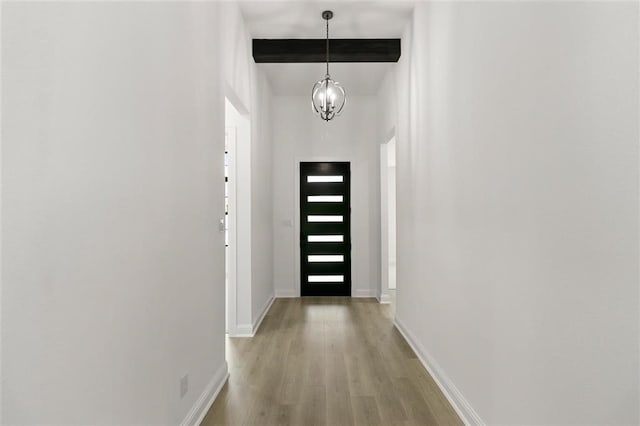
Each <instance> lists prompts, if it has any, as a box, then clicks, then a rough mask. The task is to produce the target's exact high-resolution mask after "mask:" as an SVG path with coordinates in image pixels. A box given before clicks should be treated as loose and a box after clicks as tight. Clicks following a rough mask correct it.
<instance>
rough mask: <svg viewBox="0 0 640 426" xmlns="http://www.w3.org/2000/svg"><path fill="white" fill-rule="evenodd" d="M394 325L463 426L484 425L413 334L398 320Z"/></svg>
mask: <svg viewBox="0 0 640 426" xmlns="http://www.w3.org/2000/svg"><path fill="white" fill-rule="evenodd" d="M394 324H395V326H396V328H397V329H398V331H399V332H400V334H402V335H403V336H404V338H405V340H406V341H407V343H408V344H409V346H411V349H413V351H414V352H415V353H416V355H417V356H418V359H419V360H420V362H422V365H424V368H426V369H427V371H428V372H429V374H430V375H431V377H433V380H434V381H435V382H436V384H437V385H438V387H439V388H440V390H441V391H442V393H443V394H444V396H445V397H446V398H447V400H449V403H450V404H451V406H452V407H453V409H454V410H456V413H458V416H460V419H461V420H462V421H463V422H464V424H465V425H484V424H485V423H484V422H483V421H482V419H481V418H480V416H479V415H478V413H477V412H476V411H475V410H474V409H473V407H472V406H471V404H470V403H469V401H467V399H466V398H465V397H464V396H463V395H462V393H461V392H460V391H459V390H458V388H457V387H456V386H455V385H454V384H453V382H452V381H451V379H450V378H449V376H447V374H446V373H445V372H444V370H443V369H442V368H441V367H440V366H439V365H438V363H437V362H436V360H435V359H433V358H432V357H431V356H430V355H429V354H428V352H427V351H426V350H425V349H424V347H423V346H422V345H421V344H420V343H418V342H417V340H416V339H415V338H414V337H413V334H411V333H410V332H409V330H407V328H406V327H405V326H404V325H403V324H402V322H401V321H400V320H399V319H398V318H396V319H395V321H394Z"/></svg>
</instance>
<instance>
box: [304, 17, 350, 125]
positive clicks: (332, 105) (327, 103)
mask: <svg viewBox="0 0 640 426" xmlns="http://www.w3.org/2000/svg"><path fill="white" fill-rule="evenodd" d="M331 18H333V12H332V11H330V10H325V11H324V12H322V19H324V20H325V21H327V74H326V75H325V76H324V78H323V79H322V80H319V81H318V82H316V84H314V85H313V89H312V90H311V106H312V107H313V111H314V112H315V113H316V114H318V115H319V116H320V118H321V119H323V120H324V121H327V122H328V121H329V120H331V119H333V118H334V117H336V116H338V115H340V114H341V113H342V109H343V108H344V104H345V102H346V100H347V98H346V96H345V93H344V89H343V88H342V86H340V83H338V82H337V81H334V80H332V79H331V75H329V19H331Z"/></svg>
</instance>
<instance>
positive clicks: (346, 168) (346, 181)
mask: <svg viewBox="0 0 640 426" xmlns="http://www.w3.org/2000/svg"><path fill="white" fill-rule="evenodd" d="M350 182H351V172H350V163H348V162H313V163H311V162H301V163H300V266H301V267H300V270H301V277H300V283H301V289H300V290H301V291H300V293H301V295H302V296H351V204H350Z"/></svg>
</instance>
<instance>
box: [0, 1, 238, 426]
mask: <svg viewBox="0 0 640 426" xmlns="http://www.w3.org/2000/svg"><path fill="white" fill-rule="evenodd" d="M217 7H218V6H217V5H215V4H213V3H188V4H177V3H85V4H82V3H18V2H15V3H3V5H2V8H3V10H2V55H3V57H2V87H3V96H2V111H3V123H2V124H3V128H2V157H3V158H2V170H3V176H2V178H3V185H2V199H3V211H2V228H3V231H4V233H3V236H2V245H3V252H2V264H3V271H2V273H3V274H2V281H3V299H2V340H3V354H2V371H3V375H4V377H3V379H4V381H3V383H2V386H3V409H4V413H3V415H4V417H3V419H2V421H3V422H4V423H5V424H177V423H179V422H181V421H182V420H183V419H185V416H186V415H187V412H188V411H189V410H190V409H191V408H192V407H193V406H194V404H195V403H196V401H197V399H198V398H199V397H200V396H201V394H202V393H203V391H204V390H205V388H206V386H207V385H208V384H209V382H210V381H211V380H212V379H214V378H215V375H216V373H220V371H222V370H223V369H226V365H225V361H224V269H223V267H224V266H223V265H224V257H223V256H224V255H223V248H224V243H223V234H222V233H220V232H219V231H218V228H217V222H218V219H220V218H222V217H223V214H224V211H223V168H222V164H223V163H222V155H223V150H224V139H223V138H224V134H223V131H224V122H223V117H224V112H223V111H224V110H223V108H224V107H223V99H224V97H223V91H222V88H221V87H220V84H219V78H218V76H219V75H220V71H219V67H218V62H217V56H216V54H215V52H216V51H218V49H219V46H218V34H217V31H218V30H217V28H218V25H217V24H216V23H217V12H216V10H217ZM187 372H188V373H189V382H190V383H189V392H188V393H187V395H186V396H185V397H184V398H183V399H181V398H180V395H179V378H180V377H181V376H182V375H183V374H185V373H187Z"/></svg>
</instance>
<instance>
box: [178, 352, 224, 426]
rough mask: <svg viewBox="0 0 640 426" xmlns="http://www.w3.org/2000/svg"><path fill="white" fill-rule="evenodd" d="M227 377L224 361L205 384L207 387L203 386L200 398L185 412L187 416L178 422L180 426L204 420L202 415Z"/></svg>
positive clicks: (207, 409) (205, 413)
mask: <svg viewBox="0 0 640 426" xmlns="http://www.w3.org/2000/svg"><path fill="white" fill-rule="evenodd" d="M228 378H229V369H228V367H227V362H226V361H225V362H224V363H223V364H222V365H221V366H220V368H219V369H218V371H217V372H216V374H214V375H213V377H212V378H211V381H209V383H208V384H207V387H206V388H204V392H202V395H200V398H198V400H197V401H196V403H195V404H193V407H191V410H189V412H188V413H187V416H186V417H185V418H184V420H183V421H182V422H181V423H180V425H181V426H198V425H200V423H202V420H204V416H206V415H207V412H208V411H209V409H210V408H211V405H213V401H215V400H216V397H217V396H218V394H219V393H220V390H222V387H223V386H224V384H225V383H227V379H228Z"/></svg>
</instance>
